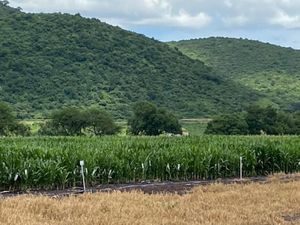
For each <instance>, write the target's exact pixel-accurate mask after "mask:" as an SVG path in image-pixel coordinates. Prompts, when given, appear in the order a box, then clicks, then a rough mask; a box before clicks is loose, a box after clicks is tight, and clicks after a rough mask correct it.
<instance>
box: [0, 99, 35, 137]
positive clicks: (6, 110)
mask: <svg viewBox="0 0 300 225" xmlns="http://www.w3.org/2000/svg"><path fill="white" fill-rule="evenodd" d="M29 134H30V130H29V127H28V126H26V125H25V124H22V123H19V122H17V120H16V118H15V116H14V115H13V113H12V110H11V108H10V107H9V106H8V105H7V104H5V103H2V102H0V137H1V136H14V135H17V136H28V135H29Z"/></svg>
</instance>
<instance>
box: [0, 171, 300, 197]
mask: <svg viewBox="0 0 300 225" xmlns="http://www.w3.org/2000/svg"><path fill="white" fill-rule="evenodd" d="M274 177H275V178H276V179H277V180H279V181H280V182H291V181H300V174H290V175H286V174H278V175H275V176H273V177H263V176H260V177H250V178H245V179H243V180H240V179H237V178H233V179H217V180H199V181H174V182H172V181H168V182H150V181H149V182H142V183H131V184H105V185H98V186H96V187H92V188H88V189H87V190H86V193H99V192H100V193H103V192H114V191H120V192H131V191H141V192H143V193H145V194H159V193H176V194H179V195H183V194H187V193H190V192H191V190H192V189H193V188H195V187H198V186H205V185H211V184H225V185H226V184H249V183H261V184H264V183H270V182H272V180H273V179H274ZM81 194H84V191H83V189H82V188H81V187H77V188H72V189H66V190H52V191H42V190H28V191H26V192H24V191H23V192H9V191H2V192H0V198H6V197H15V196H20V195H37V196H40V195H43V196H49V197H67V196H71V195H81Z"/></svg>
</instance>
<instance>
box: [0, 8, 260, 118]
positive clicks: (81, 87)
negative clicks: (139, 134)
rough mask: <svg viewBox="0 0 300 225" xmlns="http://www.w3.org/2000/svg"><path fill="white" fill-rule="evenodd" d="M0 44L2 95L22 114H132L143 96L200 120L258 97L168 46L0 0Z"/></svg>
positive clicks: (92, 21)
mask: <svg viewBox="0 0 300 225" xmlns="http://www.w3.org/2000/svg"><path fill="white" fill-rule="evenodd" d="M0 45H1V49H0V100H3V101H5V102H8V103H10V104H11V105H12V106H13V107H14V109H15V110H16V112H17V116H18V118H19V119H22V118H27V119H28V118H36V119H38V118H48V117H49V115H50V113H51V112H52V111H54V110H58V109H61V108H64V107H69V106H81V107H92V106H96V107H99V106H101V107H103V108H105V109H106V110H107V111H109V112H110V113H112V114H113V116H114V117H115V118H128V117H130V115H131V114H130V113H131V109H132V104H133V103H135V102H139V101H152V102H154V103H155V104H157V105H158V106H163V107H166V108H168V109H170V110H172V111H173V112H176V115H178V116H180V117H201V116H204V115H215V114H219V113H220V112H223V113H230V112H232V111H238V110H241V109H242V108H244V106H245V105H247V104H249V102H252V101H255V100H257V95H256V94H255V93H254V92H252V91H249V90H247V89H245V88H243V87H241V86H240V85H238V84H235V83H233V82H231V81H225V80H223V79H222V78H221V77H220V76H218V75H217V74H216V73H213V72H211V70H210V68H208V67H207V66H205V65H204V64H203V63H202V62H199V61H198V60H192V59H190V58H189V57H187V56H185V55H183V54H182V53H181V52H179V51H177V50H175V49H173V48H170V47H169V46H168V45H167V44H165V43H161V42H159V41H156V40H153V39H150V38H146V37H145V36H143V35H139V34H136V33H132V32H128V31H125V30H122V29H120V28H118V27H113V26H110V25H108V24H105V23H102V22H100V21H99V20H97V19H87V18H83V17H81V16H80V15H78V14H77V15H68V14H61V13H55V14H29V13H23V12H20V11H19V10H18V9H13V8H10V7H8V6H4V5H3V4H0ZM232 93H234V94H232Z"/></svg>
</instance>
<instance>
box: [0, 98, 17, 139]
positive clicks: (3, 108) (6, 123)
mask: <svg viewBox="0 0 300 225" xmlns="http://www.w3.org/2000/svg"><path fill="white" fill-rule="evenodd" d="M14 123H15V118H14V116H13V114H12V110H11V108H10V107H9V106H8V105H7V104H5V103H3V102H0V136H6V135H8V133H9V132H10V129H11V127H12V125H13V124H14Z"/></svg>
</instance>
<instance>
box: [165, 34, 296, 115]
mask: <svg viewBox="0 0 300 225" xmlns="http://www.w3.org/2000/svg"><path fill="white" fill-rule="evenodd" d="M168 44H169V45H170V46H172V47H174V48H176V49H178V50H180V51H181V52H183V54H186V55H187V56H189V57H190V58H193V59H198V60H201V61H203V62H204V63H205V64H206V65H207V66H211V67H212V68H214V70H215V71H216V72H217V73H218V74H220V75H222V76H223V78H225V79H230V80H233V81H236V82H237V83H239V84H241V85H244V86H246V87H248V88H251V89H252V90H253V91H256V92H258V93H260V94H261V95H262V96H263V97H262V98H261V100H260V102H261V104H263V105H264V104H266V105H268V104H271V105H274V106H277V107H280V108H284V109H290V108H293V107H292V106H293V105H295V104H296V105H297V104H299V102H300V64H299V62H300V51H299V50H295V49H292V48H286V47H280V46H277V45H273V44H270V43H263V42H260V41H253V40H248V39H242V38H240V39H237V38H223V37H222V38H221V37H211V38H204V39H192V40H185V41H178V42H169V43H168Z"/></svg>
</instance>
